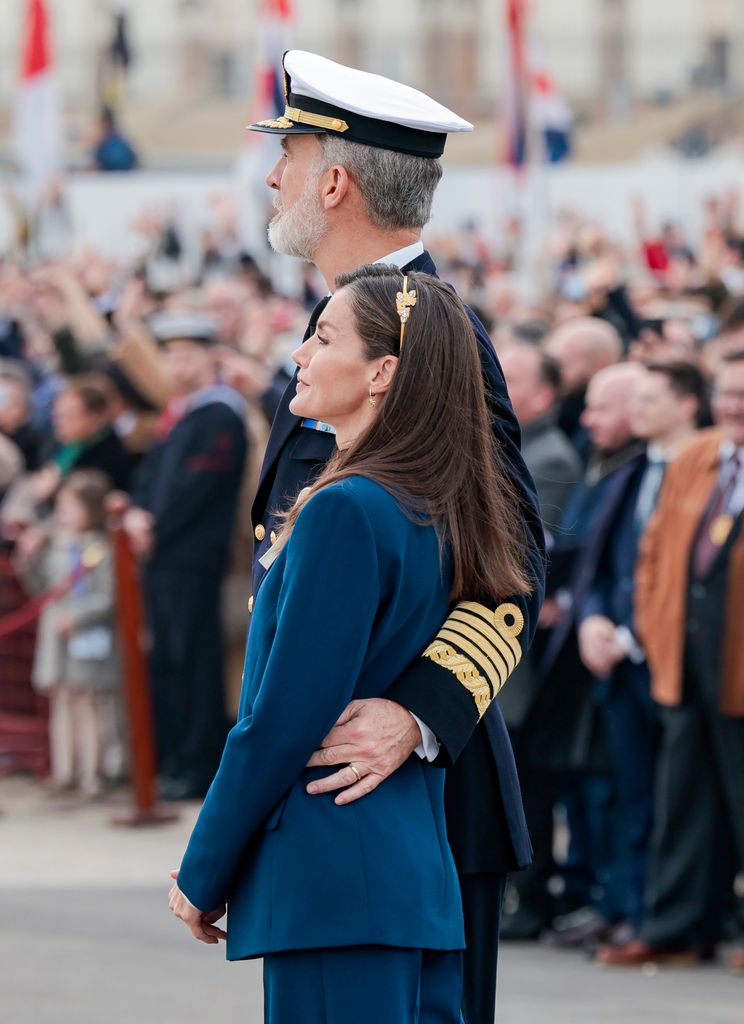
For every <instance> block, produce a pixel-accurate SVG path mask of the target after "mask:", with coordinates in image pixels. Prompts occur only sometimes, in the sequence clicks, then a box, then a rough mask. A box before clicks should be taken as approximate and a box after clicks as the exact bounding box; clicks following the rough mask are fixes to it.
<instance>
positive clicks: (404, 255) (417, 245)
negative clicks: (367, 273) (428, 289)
mask: <svg viewBox="0 0 744 1024" xmlns="http://www.w3.org/2000/svg"><path fill="white" fill-rule="evenodd" d="M423 251H424V243H423V242H422V241H421V239H419V240H418V242H412V243H411V244H410V245H404V246H403V248H402V249H396V250H395V252H391V253H389V254H388V255H387V256H383V257H382V259H379V260H375V263H392V265H393V266H394V267H405V266H407V265H408V264H409V263H410V262H411V261H412V260H415V259H416V257H417V256H420V255H421V253H422V252H423Z"/></svg>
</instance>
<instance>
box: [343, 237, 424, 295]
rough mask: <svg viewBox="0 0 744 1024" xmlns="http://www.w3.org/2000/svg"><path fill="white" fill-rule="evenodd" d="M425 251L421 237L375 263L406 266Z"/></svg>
mask: <svg viewBox="0 0 744 1024" xmlns="http://www.w3.org/2000/svg"><path fill="white" fill-rule="evenodd" d="M423 251H424V243H423V242H422V241H421V239H419V240H418V242H411V244H410V245H404V246H403V248H402V249H396V250H395V252H391V253H388V255H387V256H382V257H381V258H380V259H379V260H375V263H390V264H392V265H393V266H394V267H406V266H408V264H409V263H410V262H411V261H412V260H415V259H416V257H418V256H420V255H421V254H422V253H423ZM327 294H328V295H332V294H333V292H328V293H327Z"/></svg>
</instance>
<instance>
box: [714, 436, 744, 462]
mask: <svg viewBox="0 0 744 1024" xmlns="http://www.w3.org/2000/svg"><path fill="white" fill-rule="evenodd" d="M736 451H737V447H736V445H735V444H734V442H733V441H731V440H729V439H728V438H726V439H725V440H723V441H721V447H720V448H719V450H718V458H719V460H720V461H721V464H723V463H725V462H728V461H729V459H732V458H733V457H734V453H735V452H736ZM738 452H739V460H740V461H741V462H742V463H744V448H739V449H738Z"/></svg>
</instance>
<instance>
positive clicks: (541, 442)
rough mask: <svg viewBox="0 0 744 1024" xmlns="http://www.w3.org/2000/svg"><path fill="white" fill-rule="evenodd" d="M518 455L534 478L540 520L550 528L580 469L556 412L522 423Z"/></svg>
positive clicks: (554, 522) (555, 524) (578, 475)
mask: <svg viewBox="0 0 744 1024" xmlns="http://www.w3.org/2000/svg"><path fill="white" fill-rule="evenodd" d="M522 458H523V459H524V461H525V464H526V466H527V469H528V470H529V471H530V474H531V475H532V479H533V480H534V481H535V487H536V488H537V497H538V500H539V502H540V515H541V516H542V521H543V523H544V524H545V526H546V528H547V529H548V530H551V531H552V530H553V529H554V527H555V526H557V524H558V522H559V521H560V518H561V515H562V514H563V509H564V507H565V505H566V502H567V501H568V496H569V495H570V493H571V491H572V490H573V489H574V487H576V485H577V484H578V482H579V481H580V480H581V477H582V475H583V472H584V470H583V466H582V464H581V459H580V458H579V456H578V455H577V453H576V451H575V449H574V448H573V447H572V445H571V442H570V441H569V440H568V438H567V437H566V435H565V434H564V433H563V431H562V430H561V429H560V427H559V426H558V417H557V414H556V413H548V414H547V415H546V416H541V417H540V419H538V420H533V422H532V423H525V424H523V425H522Z"/></svg>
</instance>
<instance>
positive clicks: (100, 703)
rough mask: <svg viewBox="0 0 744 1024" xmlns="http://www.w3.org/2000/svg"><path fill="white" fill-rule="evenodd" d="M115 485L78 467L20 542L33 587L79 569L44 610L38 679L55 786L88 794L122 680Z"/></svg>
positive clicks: (26, 578) (24, 572)
mask: <svg viewBox="0 0 744 1024" xmlns="http://www.w3.org/2000/svg"><path fill="white" fill-rule="evenodd" d="M110 489H111V483H110V481H109V479H108V477H107V476H106V475H105V474H104V473H102V472H100V471H99V470H93V469H89V470H76V471H73V472H72V473H71V474H70V475H69V477H68V478H67V479H66V480H65V482H64V483H63V484H62V486H61V487H60V489H59V491H58V493H57V497H56V499H55V506H54V514H53V516H52V518H51V520H50V521H49V522H48V523H47V524H45V525H44V527H42V528H38V529H29V530H27V531H26V532H25V533H24V534H23V535H22V536H21V538H20V540H19V542H18V545H17V548H16V564H17V566H18V569H19V571H20V574H21V578H22V580H23V582H24V584H25V586H26V587H27V589H28V590H29V591H31V592H38V591H42V590H46V589H48V588H50V587H55V586H57V585H59V584H61V583H63V582H64V581H65V580H67V579H68V578H69V577H70V574H71V573H76V576H75V579H74V582H73V583H72V585H71V586H70V587H69V588H68V589H67V590H66V591H65V592H64V593H63V594H61V595H60V596H59V597H57V598H56V599H54V600H53V601H51V602H50V603H49V604H47V605H46V606H45V607H44V609H43V611H42V613H41V617H40V619H39V628H38V633H37V640H36V652H35V656H34V667H33V677H32V680H33V684H34V686H35V687H36V689H37V690H39V691H41V692H43V693H46V694H48V696H49V698H50V722H49V739H50V748H51V762H52V775H51V786H52V789H53V790H55V791H64V790H69V789H73V788H75V786H76V785H79V787H80V790H81V791H82V792H83V794H84V795H86V796H89V797H93V796H96V795H97V794H98V793H99V792H100V791H101V787H102V760H103V756H104V743H105V741H106V739H107V738H110V733H111V723H112V722H113V721H115V720H116V717H117V715H116V711H115V702H116V701H117V699H118V693H117V691H118V689H119V685H120V667H119V657H118V651H117V645H116V635H115V628H114V581H113V569H112V556H111V548H110V545H109V542H108V539H107V536H106V533H105V530H104V500H105V497H106V494H107V493H108V491H109V490H110ZM107 755H108V756H109V757H110V755H111V752H110V751H108V752H107Z"/></svg>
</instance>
